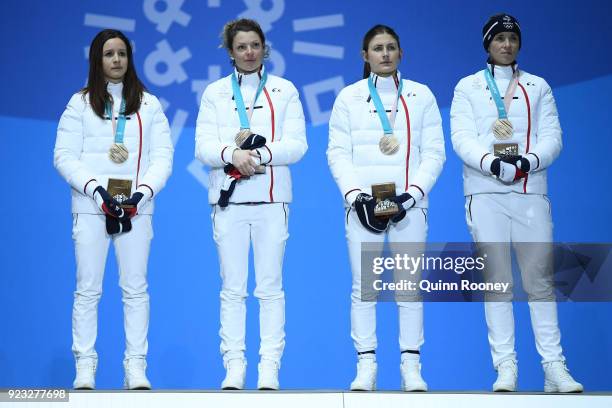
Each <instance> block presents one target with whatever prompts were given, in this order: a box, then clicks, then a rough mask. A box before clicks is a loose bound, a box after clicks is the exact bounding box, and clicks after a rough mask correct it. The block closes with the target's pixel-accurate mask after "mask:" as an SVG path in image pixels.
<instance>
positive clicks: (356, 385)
mask: <svg viewBox="0 0 612 408" xmlns="http://www.w3.org/2000/svg"><path fill="white" fill-rule="evenodd" d="M377 369H378V365H377V364H376V357H375V356H374V354H365V355H364V356H361V357H359V361H357V375H356V376H355V379H354V380H353V382H352V383H351V391H375V390H376V372H377Z"/></svg>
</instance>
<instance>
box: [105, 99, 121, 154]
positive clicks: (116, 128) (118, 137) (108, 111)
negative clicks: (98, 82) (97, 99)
mask: <svg viewBox="0 0 612 408" xmlns="http://www.w3.org/2000/svg"><path fill="white" fill-rule="evenodd" d="M106 115H107V116H108V117H109V118H111V122H112V123H113V134H114V135H115V143H116V144H123V134H124V133H125V99H123V98H121V106H120V107H119V121H118V122H117V123H115V115H114V113H113V105H112V104H111V103H110V102H106Z"/></svg>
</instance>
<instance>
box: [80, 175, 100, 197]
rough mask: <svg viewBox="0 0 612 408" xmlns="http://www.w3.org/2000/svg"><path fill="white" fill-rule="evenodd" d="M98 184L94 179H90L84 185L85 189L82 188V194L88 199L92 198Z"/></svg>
mask: <svg viewBox="0 0 612 408" xmlns="http://www.w3.org/2000/svg"><path fill="white" fill-rule="evenodd" d="M98 186H99V184H98V181H97V180H96V179H91V180H89V181H88V182H87V183H85V187H83V194H85V195H86V196H88V197H90V198H94V196H93V195H94V191H95V190H96V188H98Z"/></svg>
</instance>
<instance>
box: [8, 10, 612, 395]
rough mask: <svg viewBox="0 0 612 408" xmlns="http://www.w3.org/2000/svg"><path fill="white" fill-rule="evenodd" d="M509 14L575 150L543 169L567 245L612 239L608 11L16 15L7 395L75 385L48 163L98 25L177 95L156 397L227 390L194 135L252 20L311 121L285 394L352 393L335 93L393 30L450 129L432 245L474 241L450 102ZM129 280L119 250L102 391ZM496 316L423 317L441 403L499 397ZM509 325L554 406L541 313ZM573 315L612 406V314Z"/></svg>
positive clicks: (66, 210) (107, 316)
mask: <svg viewBox="0 0 612 408" xmlns="http://www.w3.org/2000/svg"><path fill="white" fill-rule="evenodd" d="M503 10H506V11H508V12H510V13H511V14H514V15H515V16H516V17H517V18H518V19H519V21H520V22H521V27H522V30H523V48H522V50H521V53H520V56H519V62H520V65H521V67H522V68H523V69H525V70H526V71H529V72H532V73H534V74H537V75H540V76H543V77H545V78H546V79H547V80H548V82H549V83H550V84H551V86H552V87H553V91H554V94H555V97H556V99H557V104H558V108H559V112H560V116H561V124H562V127H563V130H564V135H563V137H564V150H563V152H562V154H561V156H560V158H559V159H558V160H557V162H556V163H555V164H554V165H553V166H552V167H551V169H550V173H549V180H550V183H549V188H550V197H551V200H552V203H553V217H554V221H555V231H554V234H555V239H556V240H558V241H572V242H579V241H587V242H609V241H611V238H612V236H611V233H610V222H609V212H610V208H611V207H610V201H611V199H612V197H611V189H610V176H611V174H610V166H609V152H610V151H611V149H612V131H611V130H610V129H611V128H610V121H609V118H610V110H609V102H608V101H607V100H606V99H609V95H610V94H611V93H612V57H611V56H610V53H609V49H610V48H609V47H610V44H611V43H612V32H611V31H610V30H609V16H610V13H611V11H612V6H611V5H610V3H609V2H607V1H604V0H600V1H597V0H583V1H580V2H578V1H576V2H563V3H559V2H558V1H552V0H545V1H538V2H533V1H524V0H515V1H512V2H506V1H503V2H502V1H491V0H472V1H462V2H458V1H452V0H441V1H437V2H435V4H432V3H427V2H420V1H401V0H384V1H378V2H376V3H375V4H374V5H373V4H368V3H366V2H355V1H348V0H346V1H324V0H311V1H309V2H297V1H291V2H290V1H284V0H271V1H258V0H243V1H238V0H234V1H230V0H208V1H203V0H202V1H195V0H194V1H180V0H178V1H169V2H166V1H154V0H141V1H130V2H126V1H105V2H100V1H91V0H88V1H65V2H48V1H43V0H32V1H29V2H23V1H16V0H5V1H3V13H2V16H1V17H0V21H1V24H0V34H1V36H0V38H2V64H0V78H2V88H3V94H4V97H3V98H2V99H1V100H0V130H1V135H2V136H1V137H2V145H1V149H0V157H1V160H2V164H3V165H2V171H0V186H1V187H0V188H1V189H2V200H0V212H1V213H2V215H3V217H2V223H1V224H0V225H1V227H0V233H1V234H2V237H3V240H2V241H3V244H2V245H1V246H0V255H1V259H2V264H1V267H0V268H1V274H0V322H2V326H1V328H0V388H2V387H16V386H19V387H43V386H45V387H51V386H53V387H69V386H71V383H72V379H73V373H74V368H73V358H72V354H71V352H70V345H71V308H72V292H73V290H74V286H75V266H74V249H73V243H72V240H71V225H72V224H71V214H70V194H69V187H68V185H67V183H66V182H65V181H64V180H62V179H61V178H60V177H59V175H58V174H57V172H56V171H55V170H54V168H53V164H52V151H53V145H54V142H55V131H56V127H57V121H58V119H59V117H60V115H61V113H62V111H63V109H64V107H65V105H66V103H67V101H68V99H69V98H70V96H71V94H72V93H73V92H75V91H76V90H77V89H79V88H80V87H81V86H83V84H84V83H85V79H86V74H87V60H86V53H87V47H88V45H89V43H90V41H91V39H92V38H93V36H94V35H95V34H96V33H97V32H98V31H99V30H100V29H101V28H106V27H114V28H119V29H121V30H123V31H124V32H125V33H126V34H127V35H128V37H129V38H130V39H132V40H133V42H134V46H135V61H136V64H137V70H138V72H139V74H140V76H141V78H142V79H143V81H144V82H145V84H146V85H147V86H148V87H149V89H150V90H151V92H152V93H154V94H155V95H157V96H159V97H160V98H163V101H164V104H165V108H166V115H167V116H168V119H169V120H170V123H171V125H172V129H173V140H174V143H175V146H176V153H175V159H174V173H173V175H172V177H171V178H170V180H169V182H168V185H167V187H166V189H165V190H164V191H163V192H162V194H160V196H159V198H158V199H157V202H158V204H157V206H156V214H155V217H154V228H155V239H154V241H153V244H152V251H151V257H150V262H149V282H150V293H151V300H152V303H151V326H150V336H149V344H150V355H149V359H148V360H149V374H150V378H151V380H152V382H153V384H154V386H155V387H156V388H217V387H218V386H219V384H220V381H221V379H222V376H223V367H222V364H221V358H220V355H219V351H218V350H219V345H218V344H219V339H218V328H219V317H218V316H219V289H220V278H219V275H218V261H217V254H216V250H215V247H214V243H213V240H212V231H211V225H210V217H209V211H210V207H209V206H208V204H207V198H206V197H207V191H206V186H207V182H206V180H207V175H206V169H205V168H203V167H202V166H201V165H200V164H199V163H198V162H197V161H194V157H193V151H194V124H195V119H196V114H197V108H198V101H199V95H200V94H201V92H202V91H203V89H204V88H205V86H206V85H207V84H208V83H209V82H210V81H213V80H215V79H217V78H219V77H220V76H224V75H227V73H229V71H230V66H229V60H228V57H227V55H226V53H225V52H224V51H223V50H220V49H218V48H217V46H218V44H219V39H218V33H219V32H220V30H221V28H222V26H223V24H224V23H225V22H226V21H227V20H229V19H233V18H236V17H238V16H246V17H251V18H255V19H257V20H259V22H260V23H261V24H262V26H263V28H264V30H265V31H266V35H267V37H268V41H269V42H270V43H271V45H272V50H273V52H272V54H271V57H270V61H269V62H268V64H269V66H270V68H271V70H272V72H273V73H276V74H280V75H283V76H285V77H286V78H288V79H290V80H292V81H293V82H294V83H295V84H296V86H297V87H298V89H299V90H300V93H301V97H302V101H303V104H304V110H305V113H306V117H307V121H308V129H307V130H308V142H309V146H310V149H309V151H308V152H307V154H306V156H305V157H304V159H303V160H302V161H301V162H300V163H298V164H297V165H295V166H294V167H293V170H292V171H293V175H294V197H295V198H294V203H293V204H292V205H291V218H290V234H291V237H290V240H289V242H288V246H287V252H286V257H285V271H284V277H285V280H284V282H285V290H286V296H287V326H286V331H287V347H286V352H285V356H284V358H283V367H282V370H281V378H280V379H281V385H282V387H283V388H307V389H319V388H326V389H330V388H331V389H345V388H347V387H348V384H349V382H350V380H351V379H352V376H353V375H354V369H355V366H354V364H355V353H354V350H353V346H352V342H351V340H350V336H349V331H350V327H349V326H350V318H349V302H350V299H349V293H350V280H351V279H350V270H349V263H348V257H347V251H346V243H345V239H344V230H343V221H342V218H343V217H342V214H343V212H342V203H341V197H340V194H339V192H338V190H337V188H336V186H335V184H334V182H333V180H332V178H331V174H330V172H329V170H328V166H327V162H326V158H325V149H326V145H327V119H328V116H329V111H330V109H331V106H332V103H333V100H334V97H335V95H336V93H337V92H338V91H339V89H341V88H342V87H343V86H345V85H347V84H349V83H351V82H354V81H356V80H358V79H359V78H360V74H361V70H362V61H361V58H360V55H359V50H360V45H361V38H362V36H363V34H364V33H365V31H366V30H367V29H368V28H369V27H371V26H372V25H374V24H376V23H385V24H388V25H390V26H392V27H395V28H396V30H397V32H398V34H399V35H400V37H401V45H402V48H403V49H404V59H403V61H402V64H401V66H400V69H401V70H402V73H403V75H404V76H405V77H407V78H410V79H414V80H416V81H419V82H423V83H426V84H428V85H429V86H430V87H431V89H432V90H433V92H434V94H435V95H436V97H437V99H438V103H439V105H440V108H441V112H442V117H443V120H444V127H445V137H446V150H447V156H448V160H447V162H446V164H445V167H444V170H443V172H442V175H441V176H440V178H439V180H438V183H437V184H436V186H435V187H434V189H433V191H432V193H431V198H430V202H431V209H430V217H429V220H430V227H429V240H430V241H435V242H442V241H469V239H470V237H469V234H468V231H467V228H466V225H465V219H464V210H463V196H462V181H461V163H460V162H459V160H458V159H457V157H456V155H455V154H454V152H453V151H452V148H451V145H450V138H449V126H448V122H449V106H450V102H451V99H452V94H453V88H454V86H455V84H456V83H457V81H458V80H459V79H460V78H461V77H463V76H466V75H468V74H470V73H472V72H474V71H476V70H478V69H481V68H482V66H483V64H484V61H485V58H486V55H485V53H484V50H483V48H482V45H481V34H480V33H481V31H480V30H481V27H482V25H483V23H484V21H485V20H486V18H487V17H488V16H489V15H491V14H493V13H496V12H500V11H503ZM606 186H607V187H606ZM251 278H252V276H251ZM117 281H118V275H117V268H116V265H115V258H114V254H113V252H112V251H111V253H110V255H109V259H108V266H107V270H106V279H105V285H104V295H103V297H102V301H101V304H100V308H99V310H100V319H99V337H98V343H97V349H98V352H99V354H100V364H99V370H98V379H97V383H98V387H99V388H119V387H120V386H121V384H122V378H123V377H122V376H123V373H122V365H121V361H122V358H123V356H122V355H123V345H124V343H123V342H124V340H123V327H122V322H123V319H122V305H121V300H120V292H119V289H118V287H117ZM252 287H253V279H251V281H250V289H251V291H252ZM482 309H483V308H482V304H459V303H452V304H451V303H446V304H426V305H425V337H426V343H425V345H424V347H423V350H422V352H423V357H422V360H423V375H424V377H425V379H426V380H427V381H428V382H429V385H430V389H432V390H450V389H457V390H465V389H467V390H474V389H489V387H490V384H491V383H492V381H493V379H494V371H493V369H492V367H491V362H490V355H489V349H488V344H487V335H486V327H485V323H484V313H483V310H482ZM248 311H249V315H248V322H247V325H248V328H247V329H248V335H247V347H248V351H247V357H248V359H249V362H250V365H249V367H248V374H247V376H248V378H247V386H248V387H254V386H255V381H256V362H257V353H258V342H259V338H258V332H259V329H258V319H257V303H256V301H254V300H253V298H252V297H251V298H250V299H249V303H248ZM515 314H516V319H517V351H518V355H519V362H520V363H519V364H520V379H519V386H520V388H521V389H524V390H536V389H538V390H540V389H542V386H543V378H542V371H541V368H540V364H539V357H538V356H537V353H536V351H535V346H534V342H533V335H532V332H531V328H530V323H529V314H528V310H527V305H526V304H517V305H515ZM559 314H560V324H561V329H562V334H563V339H562V342H563V346H564V348H565V354H566V356H567V358H568V361H569V365H570V367H571V369H572V373H573V374H574V375H575V376H576V378H577V379H579V380H581V381H583V382H584V384H585V388H586V389H587V390H611V389H612V384H611V382H610V379H609V371H610V370H609V367H611V366H612V348H611V347H610V345H611V344H612V324H611V323H612V317H611V316H612V307H611V305H610V303H590V304H588V303H580V304H577V303H564V304H560V305H559ZM378 316H379V323H378V333H379V344H380V347H379V350H378V356H379V357H378V358H379V364H380V373H379V381H378V383H379V388H381V389H398V388H399V369H398V367H399V353H398V344H397V331H398V330H397V311H396V307H395V305H393V304H380V305H379V307H378Z"/></svg>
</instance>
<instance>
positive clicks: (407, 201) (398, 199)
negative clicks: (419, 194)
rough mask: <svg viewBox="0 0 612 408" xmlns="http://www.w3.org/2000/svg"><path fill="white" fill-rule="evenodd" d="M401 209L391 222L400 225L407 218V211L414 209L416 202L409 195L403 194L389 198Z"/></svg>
mask: <svg viewBox="0 0 612 408" xmlns="http://www.w3.org/2000/svg"><path fill="white" fill-rule="evenodd" d="M389 200H391V201H393V202H394V203H396V204H397V206H398V207H399V212H398V213H397V214H395V215H394V216H393V217H391V222H395V223H398V222H400V221H401V220H403V219H404V217H405V216H406V211H407V210H409V209H411V208H412V207H414V205H415V204H416V200H415V199H414V197H412V196H411V195H410V194H408V193H403V194H400V195H398V196H395V197H391V198H389Z"/></svg>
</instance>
